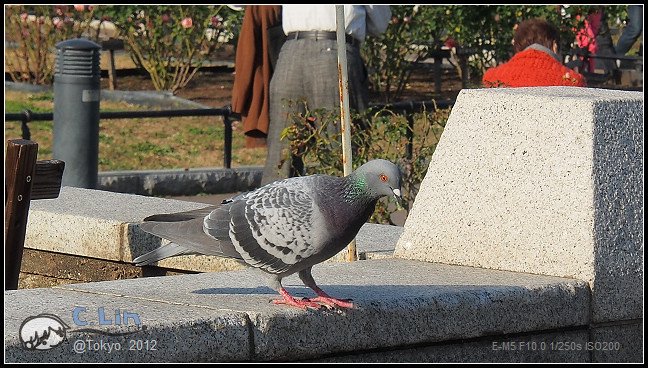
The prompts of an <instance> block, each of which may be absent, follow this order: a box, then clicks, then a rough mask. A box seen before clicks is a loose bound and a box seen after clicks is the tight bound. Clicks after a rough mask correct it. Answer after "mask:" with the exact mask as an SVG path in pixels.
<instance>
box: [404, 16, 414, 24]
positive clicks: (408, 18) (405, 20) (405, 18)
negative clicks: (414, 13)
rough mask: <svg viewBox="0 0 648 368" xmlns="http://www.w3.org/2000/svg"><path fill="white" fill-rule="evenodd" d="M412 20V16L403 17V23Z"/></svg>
mask: <svg viewBox="0 0 648 368" xmlns="http://www.w3.org/2000/svg"><path fill="white" fill-rule="evenodd" d="M410 20H412V19H411V18H410V17H403V23H409V22H410Z"/></svg>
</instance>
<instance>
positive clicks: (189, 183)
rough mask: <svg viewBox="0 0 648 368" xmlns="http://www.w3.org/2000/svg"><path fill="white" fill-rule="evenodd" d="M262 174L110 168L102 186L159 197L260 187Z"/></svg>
mask: <svg viewBox="0 0 648 368" xmlns="http://www.w3.org/2000/svg"><path fill="white" fill-rule="evenodd" d="M261 174H262V169H261V168H258V167H237V168H232V169H223V168H196V169H187V170H142V171H106V172H101V173H99V178H98V179H99V180H98V189H101V190H108V191H112V192H119V193H132V194H141V195H156V196H189V195H196V194H201V193H207V194H220V193H232V192H244V191H248V190H252V189H255V188H258V187H259V185H260V183H261Z"/></svg>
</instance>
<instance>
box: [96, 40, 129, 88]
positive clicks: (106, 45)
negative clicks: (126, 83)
mask: <svg viewBox="0 0 648 368" xmlns="http://www.w3.org/2000/svg"><path fill="white" fill-rule="evenodd" d="M101 48H102V49H103V50H108V57H109V59H108V62H109V66H108V89H110V90H111V91H114V90H115V89H117V67H116V66H115V51H116V50H123V49H124V41H123V40H120V39H115V38H111V39H108V40H106V41H103V42H101Z"/></svg>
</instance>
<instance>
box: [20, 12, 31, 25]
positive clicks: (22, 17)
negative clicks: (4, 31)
mask: <svg viewBox="0 0 648 368" xmlns="http://www.w3.org/2000/svg"><path fill="white" fill-rule="evenodd" d="M27 17H29V15H28V14H27V13H21V14H20V20H21V21H22V22H23V23H25V22H26V21H27Z"/></svg>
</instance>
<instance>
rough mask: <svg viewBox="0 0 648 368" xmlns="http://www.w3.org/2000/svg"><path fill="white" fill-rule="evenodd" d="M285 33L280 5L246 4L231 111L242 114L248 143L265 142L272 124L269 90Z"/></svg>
mask: <svg viewBox="0 0 648 368" xmlns="http://www.w3.org/2000/svg"><path fill="white" fill-rule="evenodd" d="M284 40H285V35H284V33H283V30H282V28H281V6H279V5H250V6H246V7H245V14H244V15H243V24H242V26H241V33H240V35H239V40H238V44H237V47H236V60H235V70H236V73H235V75H234V86H233V88H232V111H233V112H235V113H239V114H241V116H242V118H243V132H244V133H245V136H246V139H245V146H246V147H248V148H252V147H263V146H265V142H266V137H267V134H268V125H269V120H270V119H269V90H270V79H271V77H272V73H273V71H274V65H275V63H276V61H277V57H278V55H279V50H280V49H281V45H282V44H283V41H284Z"/></svg>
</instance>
